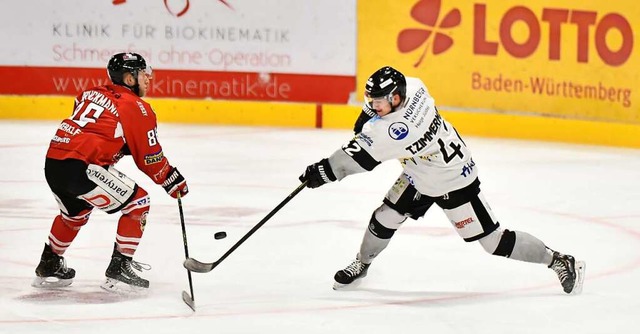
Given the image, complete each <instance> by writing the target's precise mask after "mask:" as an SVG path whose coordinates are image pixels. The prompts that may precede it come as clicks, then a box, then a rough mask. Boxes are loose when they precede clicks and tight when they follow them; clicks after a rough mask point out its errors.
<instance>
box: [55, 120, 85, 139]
mask: <svg viewBox="0 0 640 334" xmlns="http://www.w3.org/2000/svg"><path fill="white" fill-rule="evenodd" d="M58 130H60V131H63V132H66V133H68V134H70V135H72V136H75V135H77V134H78V133H80V132H82V131H81V130H80V129H77V128H76V127H75V126H73V125H70V124H67V123H65V122H62V123H60V126H58Z"/></svg>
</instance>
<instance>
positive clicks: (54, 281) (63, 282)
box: [31, 277, 73, 289]
mask: <svg viewBox="0 0 640 334" xmlns="http://www.w3.org/2000/svg"><path fill="white" fill-rule="evenodd" d="M71 283H73V278H68V279H62V278H57V277H36V278H34V279H33V282H31V286H32V287H34V288H38V289H57V288H64V287H67V286H69V285H71Z"/></svg>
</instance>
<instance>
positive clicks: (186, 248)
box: [177, 192, 196, 312]
mask: <svg viewBox="0 0 640 334" xmlns="http://www.w3.org/2000/svg"><path fill="white" fill-rule="evenodd" d="M177 198H178V211H179V212H180V226H181V227H182V243H183V244H184V256H185V259H188V258H189V246H188V244H187V228H186V227H185V224H184V212H183V210H182V198H181V196H180V193H179V192H178V196H177ZM187 277H188V278H189V292H191V294H190V295H186V292H185V291H182V300H183V301H184V302H185V303H186V304H187V305H188V306H189V307H190V308H191V309H192V310H193V311H194V312H195V310H196V304H195V297H194V296H193V280H192V279H191V272H190V271H189V270H187Z"/></svg>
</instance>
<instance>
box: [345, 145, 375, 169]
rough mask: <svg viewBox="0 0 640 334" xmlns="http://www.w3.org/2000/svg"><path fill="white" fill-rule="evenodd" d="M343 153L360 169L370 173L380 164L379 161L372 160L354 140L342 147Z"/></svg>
mask: <svg viewBox="0 0 640 334" xmlns="http://www.w3.org/2000/svg"><path fill="white" fill-rule="evenodd" d="M342 150H343V151H344V153H346V154H347V155H348V156H350V157H351V158H353V160H354V161H355V162H357V163H358V165H360V167H362V168H364V169H366V170H367V171H371V170H373V169H374V168H376V166H378V165H379V164H380V161H378V160H376V159H374V158H373V157H372V156H371V155H370V154H369V152H367V151H365V150H364V149H363V148H362V146H360V144H359V143H358V142H357V141H356V140H355V139H353V140H351V141H350V142H349V144H347V145H345V146H343V147H342Z"/></svg>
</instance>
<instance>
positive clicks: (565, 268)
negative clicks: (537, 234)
mask: <svg viewBox="0 0 640 334" xmlns="http://www.w3.org/2000/svg"><path fill="white" fill-rule="evenodd" d="M549 268H551V269H553V271H555V272H556V274H558V278H559V279H560V284H562V288H563V289H564V292H566V293H568V294H570V295H577V294H579V293H581V292H582V283H583V282H584V272H585V269H586V265H585V263H584V262H583V261H576V260H575V259H574V258H573V256H571V255H564V254H561V253H558V252H555V251H554V252H553V261H551V264H550V265H549Z"/></svg>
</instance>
